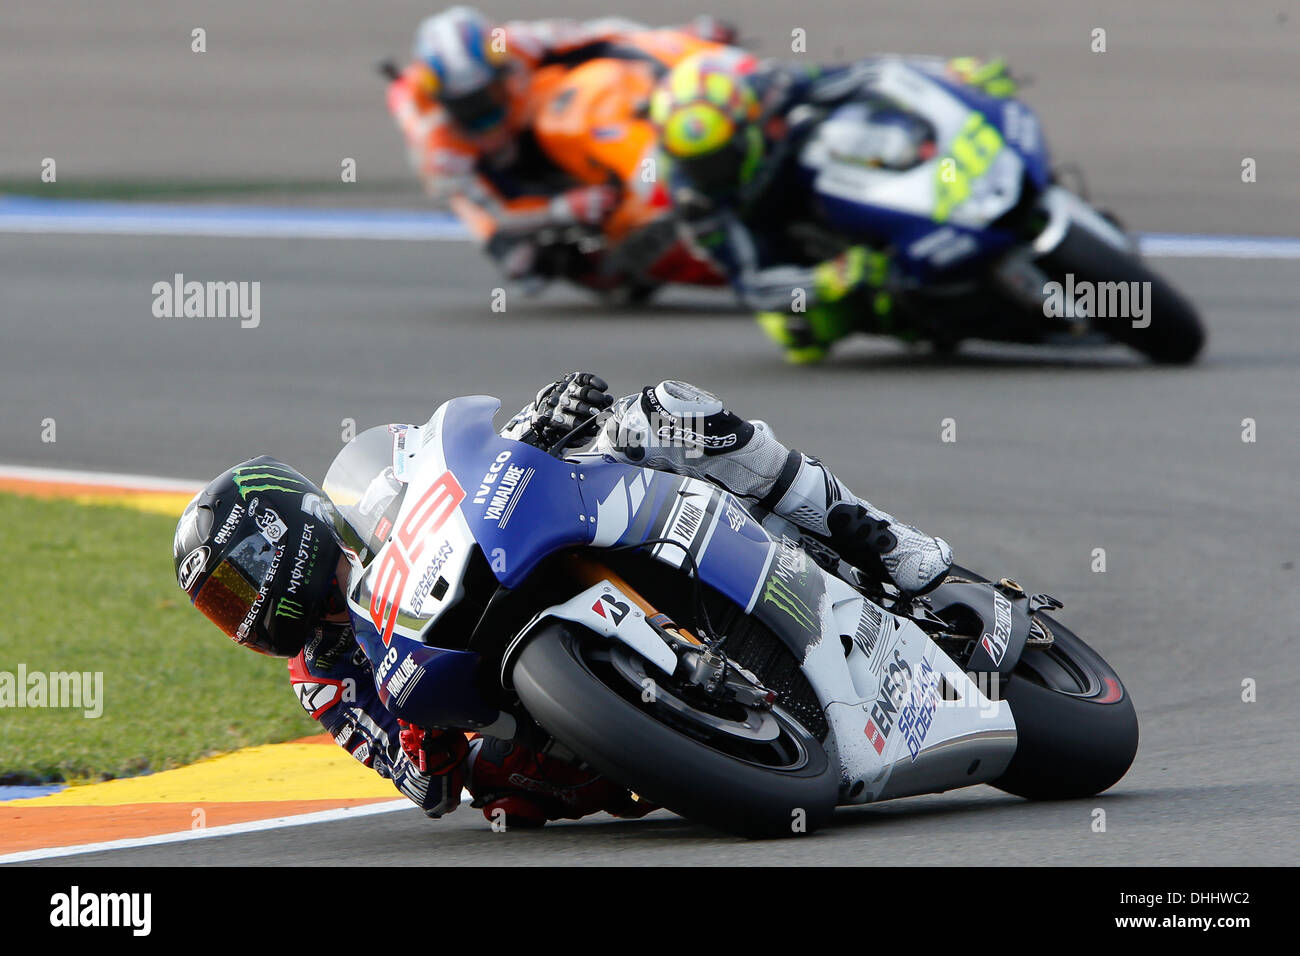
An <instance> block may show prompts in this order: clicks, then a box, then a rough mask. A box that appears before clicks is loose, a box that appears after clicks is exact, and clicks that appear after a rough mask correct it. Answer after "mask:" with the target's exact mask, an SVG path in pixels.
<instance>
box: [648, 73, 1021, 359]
mask: <svg viewBox="0 0 1300 956" xmlns="http://www.w3.org/2000/svg"><path fill="white" fill-rule="evenodd" d="M911 62H915V63H916V65H918V66H919V67H921V68H923V69H929V70H932V71H936V72H943V73H945V74H946V75H947V76H948V77H949V78H950V79H953V80H957V81H959V82H963V83H966V84H969V85H971V86H973V87H975V88H977V89H979V90H981V91H982V92H984V93H986V94H988V95H990V96H995V97H1007V96H1011V95H1013V94H1014V92H1015V89H1016V87H1015V84H1014V82H1013V81H1012V80H1011V78H1010V77H1009V76H1008V74H1007V72H1006V64H1005V63H1004V62H1003V61H1002V60H1000V59H997V60H991V61H988V62H983V61H980V60H977V59H975V58H972V57H958V58H955V59H953V60H949V61H948V62H947V63H946V64H944V63H943V62H942V61H937V60H932V59H930V58H915V59H914V60H912V61H911ZM875 75H876V68H875V67H874V66H873V64H872V61H870V60H866V61H862V62H860V63H855V64H852V65H849V66H841V67H830V68H819V67H804V66H800V65H794V64H789V63H779V62H776V61H759V60H757V59H756V58H754V57H753V56H752V55H751V54H748V53H745V52H744V51H741V50H738V49H733V50H728V51H725V52H721V53H710V54H701V55H699V56H696V57H692V58H690V59H688V60H686V61H683V62H682V63H681V64H679V65H678V66H677V67H675V68H674V69H673V70H672V71H671V73H670V74H669V75H668V76H667V77H666V78H665V79H664V80H663V81H662V82H661V83H660V85H659V88H658V90H657V91H656V93H655V96H654V98H653V100H652V102H651V113H650V115H651V119H652V120H653V121H654V123H655V125H656V128H657V130H658V132H659V139H660V149H661V151H662V153H663V155H664V159H665V161H666V164H667V167H668V177H669V190H670V193H671V195H672V197H673V205H674V208H675V209H676V210H677V212H678V215H679V217H680V219H681V221H682V222H683V224H684V225H685V226H686V230H687V233H688V235H689V236H690V238H691V241H692V242H693V244H694V246H695V247H696V248H697V249H698V251H700V252H701V253H703V254H704V255H705V256H706V257H707V258H709V259H710V260H711V261H712V262H713V263H714V264H715V265H717V266H718V267H719V269H720V270H721V271H722V272H723V273H724V274H725V275H726V276H727V277H728V279H729V281H730V283H731V285H732V288H733V289H734V290H735V292H736V294H737V296H738V297H739V299H740V300H741V302H743V303H744V304H745V305H746V306H747V307H749V308H752V309H754V310H755V311H756V312H757V313H758V322H759V325H760V326H761V327H762V328H763V330H764V331H765V332H766V333H767V334H768V336H769V337H771V338H772V339H773V340H774V341H775V342H777V344H779V345H780V346H782V348H783V349H784V350H785V355H786V357H787V359H788V360H790V361H791V362H795V363H807V362H814V361H817V360H819V359H821V358H823V357H824V356H825V355H826V353H827V351H828V350H829V348H830V346H831V344H832V343H834V342H835V341H837V340H838V339H840V338H843V337H844V336H845V335H848V334H849V333H850V332H853V331H856V330H872V329H876V330H880V331H885V330H888V329H889V328H890V324H891V323H892V322H893V321H894V313H895V309H896V304H897V303H896V302H895V296H894V294H893V292H894V290H895V289H896V287H897V276H896V273H895V269H894V266H893V262H892V258H891V256H890V255H889V251H888V250H887V249H879V250H878V249H873V248H870V247H868V246H865V245H857V246H851V247H848V248H845V243H844V242H843V241H842V240H840V239H838V238H837V237H836V236H834V235H833V234H832V233H830V232H829V231H828V230H827V229H826V227H825V226H824V225H822V222H821V220H820V218H819V217H818V215H817V214H816V211H815V210H814V209H812V208H810V195H809V187H808V182H807V178H808V172H807V171H806V170H804V169H801V167H800V163H799V157H800V153H801V150H802V148H803V146H804V145H805V144H806V142H807V140H808V138H809V136H810V134H811V133H812V132H813V131H814V130H815V129H816V128H817V127H818V125H819V124H820V123H821V122H822V121H823V120H824V119H826V118H827V117H828V116H829V115H830V114H831V112H832V111H833V110H835V109H836V108H837V107H839V106H841V105H842V104H844V103H848V102H860V103H862V104H864V107H865V108H866V109H868V110H869V111H870V112H871V119H872V122H873V124H874V125H875V126H876V127H877V128H888V129H890V130H891V131H892V133H893V134H894V135H892V136H890V137H888V138H887V139H882V140H881V141H880V142H878V143H876V144H875V146H874V149H875V152H874V154H873V155H870V156H861V157H855V161H861V162H864V163H868V164H869V165H872V166H875V167H881V168H892V169H899V170H902V169H907V168H910V167H911V166H913V165H915V164H917V163H919V162H923V161H925V160H928V159H930V158H932V157H933V155H934V152H935V148H936V147H935V142H934V137H933V129H932V127H931V126H930V124H929V123H928V121H926V120H925V119H924V118H923V117H921V116H918V115H916V114H914V113H911V112H908V111H906V110H904V109H901V108H899V107H898V106H897V105H896V104H894V103H893V102H891V101H889V100H888V99H887V98H885V97H883V96H881V95H880V94H879V93H878V92H876V91H874V89H873V81H874V79H875ZM862 225H863V229H862V231H863V232H867V233H869V232H870V231H871V230H870V226H871V224H870V223H863V224H862Z"/></svg>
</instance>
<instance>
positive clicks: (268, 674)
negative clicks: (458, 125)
mask: <svg viewBox="0 0 1300 956" xmlns="http://www.w3.org/2000/svg"><path fill="white" fill-rule="evenodd" d="M174 528H175V520H174V519H172V518H169V517H166V516H163V515H153V514H145V513H143V512H139V511H135V510H131V509H126V508H116V507H99V506H83V505H78V504H74V503H71V502H66V501H51V500H41V499H35V498H25V497H20V496H17V495H13V494H0V582H3V584H2V585H0V588H2V589H3V590H2V593H3V594H4V602H3V603H4V607H3V612H2V613H0V671H8V672H9V673H11V674H16V672H17V669H18V664H19V663H20V662H22V663H24V664H26V666H27V672H28V673H29V674H30V673H33V672H36V671H42V672H47V673H48V672H49V671H74V670H75V671H102V672H103V675H104V676H103V715H102V716H101V717H99V718H96V719H92V718H87V717H85V716H84V714H83V713H82V711H81V710H71V709H58V710H56V709H51V708H46V709H33V708H22V709H13V708H9V707H4V708H0V783H30V782H37V781H54V780H79V779H94V778H110V777H117V776H126V775H131V774H138V773H147V772H150V771H155V770H163V769H166V768H169V767H175V766H179V765H182V764H186V763H191V762H193V761H194V760H196V759H198V758H200V757H203V756H205V755H209V754H213V753H219V752H224V751H229V750H235V749H237V748H239V747H244V746H249V745H251V744H259V743H268V742H273V741H280V740H290V739H293V738H295V737H301V736H303V735H305V734H309V733H312V732H314V731H316V730H318V729H319V728H318V726H317V724H316V723H315V722H314V721H312V720H311V719H310V718H309V717H308V716H307V715H306V714H305V713H304V712H303V710H302V708H301V707H300V706H299V704H298V702H297V699H296V698H295V697H294V695H293V692H292V691H291V690H290V689H289V683H288V675H287V674H286V671H285V664H284V662H283V661H278V660H273V659H271V658H266V657H262V656H261V655H258V654H254V653H252V652H250V651H248V650H245V649H244V648H241V647H239V646H237V645H236V644H235V643H234V642H233V641H231V640H230V639H229V638H227V637H226V636H225V635H223V634H221V633H220V632H219V631H218V630H217V629H216V628H215V627H213V626H212V625H211V624H210V623H208V621H207V620H205V619H204V618H203V616H202V615H200V614H199V613H198V612H197V611H195V610H194V608H193V607H191V606H190V602H189V599H188V598H187V597H186V596H185V594H184V592H182V591H181V590H180V588H178V587H177V586H176V579H175V576H174V574H173V572H172V557H171V544H172V533H173V530H174Z"/></svg>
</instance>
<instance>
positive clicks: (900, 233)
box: [800, 56, 1051, 280]
mask: <svg viewBox="0 0 1300 956" xmlns="http://www.w3.org/2000/svg"><path fill="white" fill-rule="evenodd" d="M856 69H857V73H858V75H860V76H861V80H862V82H863V83H864V84H865V85H866V86H867V87H868V88H869V90H870V94H869V98H866V99H863V100H860V101H854V102H849V103H846V104H844V105H842V106H840V107H838V108H837V109H836V110H834V111H833V112H832V113H831V115H830V116H829V117H827V118H826V119H825V120H823V121H822V122H821V123H820V124H819V126H818V128H817V129H816V130H815V131H814V132H813V133H812V134H811V136H810V137H809V139H808V141H807V142H806V143H805V144H804V146H803V148H802V150H801V153H800V163H801V166H802V168H803V170H804V172H805V175H806V176H807V177H808V179H809V182H810V185H811V189H812V191H813V193H814V195H815V196H816V200H817V203H818V205H819V208H820V210H821V212H822V215H823V217H824V219H825V221H826V222H827V224H828V225H830V226H831V227H832V228H833V229H836V230H837V231H840V232H843V233H845V234H847V235H850V236H859V237H864V238H868V239H870V240H872V241H874V242H876V243H878V244H882V245H891V246H893V247H894V248H895V249H896V250H897V252H898V261H899V263H900V265H901V267H902V268H903V269H904V271H905V272H907V273H908V274H910V275H912V276H913V277H915V278H917V279H921V280H926V279H929V278H932V277H934V276H935V275H937V274H940V273H948V272H950V271H953V270H960V269H964V268H973V267H974V266H975V265H976V264H977V263H979V262H982V261H984V260H987V259H988V258H990V257H992V256H994V255H996V254H997V253H999V252H1002V251H1005V250H1006V249H1009V248H1010V247H1011V246H1013V245H1014V244H1015V243H1016V242H1017V241H1019V239H1020V237H1018V236H1016V235H1015V234H1014V233H1012V232H1010V231H1009V230H1006V229H1000V228H997V227H996V226H995V223H996V221H997V220H998V219H999V217H1001V216H1003V215H1004V214H1006V213H1007V212H1009V211H1010V210H1011V209H1013V208H1014V207H1015V206H1016V204H1017V203H1018V202H1019V201H1020V199H1021V192H1022V188H1023V186H1024V184H1025V183H1026V182H1028V183H1030V184H1032V187H1033V188H1035V189H1037V190H1041V189H1044V188H1046V187H1047V185H1048V183H1049V181H1050V178H1051V173H1050V169H1049V166H1048V157H1047V151H1046V143H1045V142H1044V140H1043V137H1042V135H1041V133H1040V131H1039V125H1038V119H1037V117H1036V116H1035V114H1034V112H1033V110H1032V109H1030V107H1028V106H1027V105H1025V104H1024V103H1022V102H1020V101H1018V100H1011V99H1006V100H1002V99H996V98H993V97H990V96H987V95H985V94H983V93H981V92H979V91H978V90H975V89H972V88H971V87H969V86H967V85H965V84H962V83H957V82H954V81H952V80H950V79H948V78H947V77H945V76H943V75H942V74H939V73H937V72H935V71H933V70H929V69H926V68H924V67H923V66H921V65H919V64H916V63H913V62H911V61H909V60H907V59H904V58H901V57H893V56H889V57H882V58H879V59H876V60H869V61H864V62H863V63H862V64H860V65H859V66H858V67H857V68H856ZM878 100H879V101H884V102H887V103H889V104H892V105H893V106H894V107H895V109H894V110H890V111H881V110H880V109H879V108H878V106H879V103H878ZM898 110H904V111H907V112H909V113H912V114H914V115H916V116H917V117H919V118H921V119H923V120H924V121H925V122H926V123H927V124H928V125H929V127H930V128H931V129H932V130H933V132H934V143H933V147H932V148H931V149H930V150H929V151H928V152H929V155H928V158H924V159H920V158H919V157H917V159H918V160H919V161H912V162H910V163H905V164H900V163H898V162H896V161H894V160H893V158H892V156H891V155H890V154H891V152H892V151H893V149H894V146H895V145H896V144H897V140H898V135H899V130H898V122H897V117H896V116H895V115H894V114H895V113H896V112H897V111H898Z"/></svg>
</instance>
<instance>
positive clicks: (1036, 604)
mask: <svg viewBox="0 0 1300 956" xmlns="http://www.w3.org/2000/svg"><path fill="white" fill-rule="evenodd" d="M1063 607H1065V605H1064V604H1062V603H1061V602H1060V601H1058V600H1057V599H1056V598H1054V597H1052V596H1051V595H1050V594H1031V595H1030V596H1029V613H1030V614H1036V613H1038V612H1039V611H1056V610H1059V609H1060V608H1063Z"/></svg>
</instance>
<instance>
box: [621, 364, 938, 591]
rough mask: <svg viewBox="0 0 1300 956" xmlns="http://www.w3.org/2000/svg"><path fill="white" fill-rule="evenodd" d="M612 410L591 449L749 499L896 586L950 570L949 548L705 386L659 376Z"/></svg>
mask: <svg viewBox="0 0 1300 956" xmlns="http://www.w3.org/2000/svg"><path fill="white" fill-rule="evenodd" d="M613 409H614V414H613V415H612V416H611V417H610V419H609V420H608V421H607V422H606V424H605V427H604V428H603V429H602V431H601V432H600V435H599V436H598V438H597V442H596V450H597V451H599V452H602V453H604V454H607V455H611V456H613V457H615V458H618V459H619V460H621V461H625V462H627V463H629V464H635V465H641V466H644V467H647V468H654V469H657V470H660V471H671V472H676V473H677V474H683V475H688V476H690V477H693V478H704V479H708V480H710V481H713V482H715V483H717V484H719V485H721V486H722V487H724V488H726V489H727V490H728V491H730V492H731V493H732V494H735V495H739V496H741V497H745V498H749V499H756V500H757V502H758V504H759V506H760V507H761V508H763V509H765V510H767V511H770V512H772V513H773V514H777V515H780V516H781V517H783V518H785V519H786V520H788V521H790V522H792V523H793V524H795V525H797V526H798V527H800V528H802V529H805V530H807V531H810V532H812V533H813V534H814V535H815V536H817V537H818V538H819V539H821V540H823V541H825V542H826V543H828V544H829V545H830V546H831V548H833V549H834V550H835V551H836V552H837V553H838V554H839V555H840V556H841V557H843V558H844V560H846V561H848V562H849V563H850V564H852V565H854V566H855V567H858V568H860V569H861V570H863V571H864V572H866V573H867V574H869V575H871V576H873V577H875V578H877V579H878V580H882V581H889V582H890V583H892V584H894V585H895V586H896V587H898V588H899V589H901V590H903V591H908V592H911V593H924V592H926V591H929V590H931V589H932V588H934V587H935V586H936V585H938V584H939V582H941V581H942V580H943V578H944V575H946V574H947V573H948V568H949V566H950V565H951V564H952V549H951V548H949V547H948V543H947V542H946V541H944V540H943V539H942V538H935V537H931V536H930V535H927V534H924V533H923V532H921V531H918V530H917V529H916V528H914V527H912V526H911V525H907V524H903V523H902V522H901V521H897V520H896V519H895V518H894V517H893V515H890V514H887V513H886V512H883V511H881V510H879V509H878V508H875V507H874V506H873V505H871V504H870V503H869V502H867V501H864V500H862V499H861V498H858V497H857V496H856V495H854V494H853V492H851V491H850V490H849V489H848V488H847V487H846V486H845V485H844V483H843V482H842V481H840V480H839V479H838V478H837V477H835V475H834V474H832V473H831V471H830V470H829V469H828V468H827V467H826V466H825V465H823V464H822V463H821V462H820V461H819V460H818V459H816V458H811V457H809V456H807V455H804V454H802V453H800V452H798V451H794V450H791V449H789V448H786V446H785V445H783V444H781V443H780V442H779V441H777V439H776V436H775V435H774V434H773V433H772V429H771V428H770V427H769V426H768V425H767V423H766V422H762V421H745V420H744V419H742V418H740V417H739V416H737V415H736V414H735V413H733V412H731V411H730V410H728V409H727V408H725V407H724V406H723V404H722V401H721V400H720V399H719V398H718V397H717V396H715V395H713V394H711V393H709V392H706V391H704V390H703V389H700V388H697V387H695V386H694V385H689V384H687V383H686V382H677V381H665V382H660V383H659V384H658V385H656V386H654V387H653V388H645V389H643V390H642V391H641V393H640V394H638V395H630V396H628V397H626V398H623V399H620V400H619V401H618V402H616V403H615V404H614V406H613Z"/></svg>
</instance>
